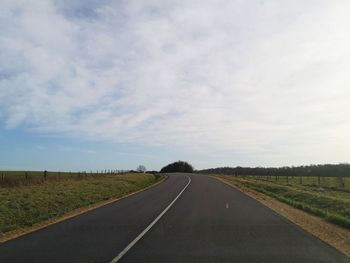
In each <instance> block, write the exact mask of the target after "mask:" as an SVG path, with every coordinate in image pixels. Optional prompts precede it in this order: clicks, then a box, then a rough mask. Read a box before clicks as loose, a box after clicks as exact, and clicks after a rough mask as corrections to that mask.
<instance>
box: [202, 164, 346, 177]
mask: <svg viewBox="0 0 350 263" xmlns="http://www.w3.org/2000/svg"><path fill="white" fill-rule="evenodd" d="M197 172H198V173H206V174H225V175H262V176H273V175H275V176H321V177H322V176H325V177H326V176H327V177H349V176H350V164H348V163H341V164H319V165H306V166H292V167H289V166H284V167H241V166H237V167H218V168H210V169H204V170H199V171H197Z"/></svg>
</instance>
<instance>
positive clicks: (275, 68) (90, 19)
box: [0, 0, 350, 164]
mask: <svg viewBox="0 0 350 263" xmlns="http://www.w3.org/2000/svg"><path fill="white" fill-rule="evenodd" d="M1 5H2V8H1V9H2V11H1V13H0V32H1V33H0V50H1V53H0V92H1V93H0V118H2V120H3V122H4V123H5V125H6V126H7V127H8V128H14V127H18V126H20V125H23V126H25V127H27V128H28V129H31V130H34V131H36V132H41V133H49V134H59V135H64V136H79V137H85V138H90V139H107V140H112V141H119V142H131V141H137V142H141V143H149V144H157V145H159V144H160V145H163V144H165V145H179V146H181V147H185V148H186V149H192V150H193V149H208V148H210V149H211V151H214V152H217V153H220V152H226V153H232V152H235V153H237V152H238V153H242V154H245V155H250V156H251V158H252V160H259V161H261V163H264V164H279V163H283V162H286V160H290V162H291V163H293V162H295V163H302V162H303V160H304V161H306V162H328V161H330V162H332V161H333V162H337V161H347V160H348V159H347V158H348V156H349V153H350V152H349V151H350V150H348V149H350V137H349V136H348V134H350V133H349V132H350V117H349V116H350V107H349V106H348V105H349V103H350V89H349V86H350V75H349V74H348V70H349V68H350V50H349V48H348V47H349V45H350V37H349V34H348V32H349V28H350V18H349V16H348V12H347V10H349V7H350V3H349V2H348V1H346V0H337V1H331V2H330V1H307V2H305V1H301V0H300V1H293V2H288V3H286V2H281V1H277V0H269V1H239V0H237V1H230V2H227V1H209V0H208V1H147V2H145V1H102V2H99V1H88V4H87V3H86V2H85V1H82V2H79V1H63V0H61V1H56V2H54V1H34V0H33V1H14V0H11V1H10V0H8V1H2V4H1Z"/></svg>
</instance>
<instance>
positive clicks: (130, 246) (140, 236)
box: [110, 175, 192, 263]
mask: <svg viewBox="0 0 350 263" xmlns="http://www.w3.org/2000/svg"><path fill="white" fill-rule="evenodd" d="M186 176H187V178H188V182H187V184H186V185H185V187H184V188H183V189H182V190H181V191H180V193H179V194H178V195H177V196H176V197H175V199H174V200H173V201H172V202H171V203H170V204H169V205H168V206H167V207H166V208H165V209H164V210H163V211H162V212H161V213H160V214H159V215H158V216H157V217H156V218H155V219H154V220H153V221H152V222H151V224H149V225H148V226H147V227H146V228H145V229H144V230H143V231H142V232H141V233H140V234H139V235H138V236H137V237H136V238H135V239H134V240H133V241H131V242H130V243H129V245H127V246H126V247H125V248H124V249H123V250H122V251H121V252H120V253H119V254H118V256H116V257H115V258H113V259H112V260H111V261H110V263H117V262H118V261H119V260H120V259H122V257H123V256H124V255H125V254H126V253H128V251H129V250H130V249H131V248H132V247H133V246H134V245H135V244H136V243H137V242H138V241H139V240H140V239H141V238H142V237H143V236H144V235H146V233H147V232H148V231H149V230H150V229H151V228H152V227H153V226H154V225H155V224H156V223H157V222H158V221H159V220H160V219H161V218H162V216H163V215H164V214H165V213H166V212H167V211H168V210H169V209H170V208H171V207H172V206H173V204H174V203H175V202H176V201H177V199H179V197H180V196H181V195H182V193H183V192H184V191H185V190H186V188H187V187H188V186H189V185H190V184H191V181H192V180H191V178H190V177H189V176H188V175H186Z"/></svg>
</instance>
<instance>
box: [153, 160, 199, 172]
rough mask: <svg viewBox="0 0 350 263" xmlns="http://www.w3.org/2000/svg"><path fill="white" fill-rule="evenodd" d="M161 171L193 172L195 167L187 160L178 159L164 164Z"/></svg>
mask: <svg viewBox="0 0 350 263" xmlns="http://www.w3.org/2000/svg"><path fill="white" fill-rule="evenodd" d="M160 172H161V173H193V167H192V165H190V164H189V163H187V162H183V161H177V162H174V163H171V164H168V165H167V166H164V167H163V168H162V169H161V170H160Z"/></svg>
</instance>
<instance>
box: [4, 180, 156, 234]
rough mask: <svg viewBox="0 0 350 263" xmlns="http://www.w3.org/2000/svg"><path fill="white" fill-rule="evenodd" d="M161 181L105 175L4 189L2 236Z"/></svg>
mask: <svg viewBox="0 0 350 263" xmlns="http://www.w3.org/2000/svg"><path fill="white" fill-rule="evenodd" d="M161 178H162V177H160V176H155V175H152V174H125V175H103V176H102V175H101V176H98V177H88V178H86V179H81V180H76V179H70V178H67V179H62V180H59V181H45V182H42V183H40V184H35V185H25V186H23V185H22V186H16V187H0V236H1V234H4V233H5V232H8V231H12V230H18V229H21V228H26V227H30V226H32V225H34V224H36V223H40V222H43V221H46V220H48V219H51V218H55V217H59V216H62V215H64V214H65V213H67V212H70V211H72V210H75V209H78V208H81V207H86V206H89V205H91V204H94V203H97V202H100V201H103V200H109V199H115V198H120V197H122V196H125V195H127V194H130V193H132V192H135V191H138V190H141V189H143V188H145V187H147V186H150V185H152V184H153V183H155V182H157V181H159V180H160V179H161Z"/></svg>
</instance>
